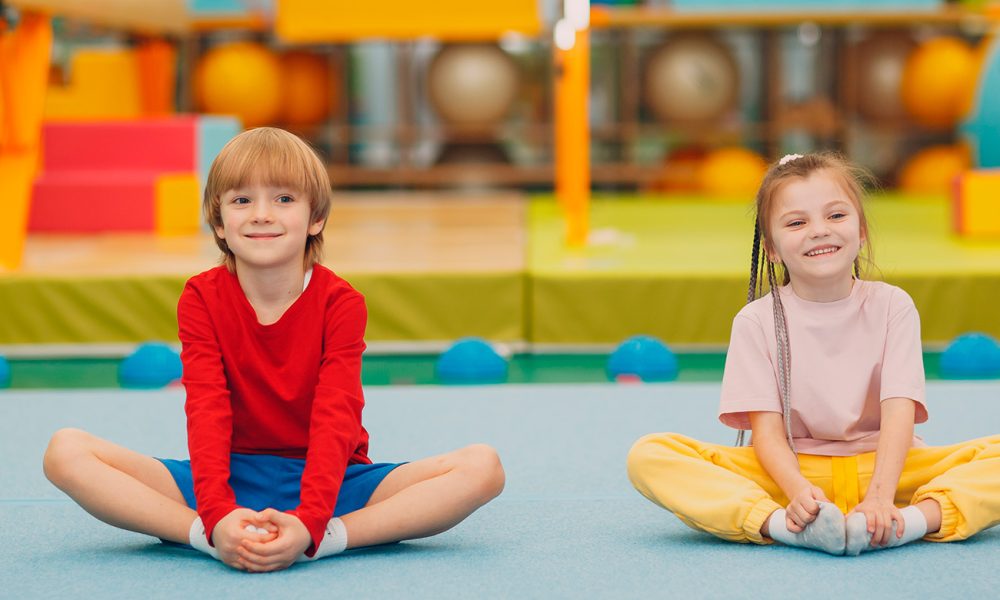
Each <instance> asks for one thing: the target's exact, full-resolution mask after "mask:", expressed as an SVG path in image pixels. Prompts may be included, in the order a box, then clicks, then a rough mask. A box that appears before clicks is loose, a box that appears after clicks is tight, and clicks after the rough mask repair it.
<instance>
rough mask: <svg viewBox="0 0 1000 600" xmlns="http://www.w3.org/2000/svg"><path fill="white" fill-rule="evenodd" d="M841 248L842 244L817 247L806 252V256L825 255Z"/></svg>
mask: <svg viewBox="0 0 1000 600" xmlns="http://www.w3.org/2000/svg"><path fill="white" fill-rule="evenodd" d="M839 250H840V246H827V247H825V248H816V249H815V250H810V251H809V252H806V256H824V255H827V254H833V253H835V252H837V251H839Z"/></svg>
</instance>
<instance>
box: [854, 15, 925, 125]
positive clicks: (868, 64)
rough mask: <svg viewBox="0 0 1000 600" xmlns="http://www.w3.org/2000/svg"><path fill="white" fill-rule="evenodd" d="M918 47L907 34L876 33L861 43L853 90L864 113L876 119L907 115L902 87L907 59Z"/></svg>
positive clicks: (857, 54)
mask: <svg viewBox="0 0 1000 600" xmlns="http://www.w3.org/2000/svg"><path fill="white" fill-rule="evenodd" d="M916 47H917V43H916V41H914V40H913V38H912V37H910V36H909V35H907V34H905V33H882V34H875V35H872V36H870V37H868V38H865V39H864V40H862V41H861V42H859V43H858V45H857V46H856V47H855V52H854V56H856V57H857V64H856V65H855V71H854V73H855V76H856V80H855V81H854V90H855V93H856V94H857V102H858V112H859V113H861V115H863V116H865V117H867V118H868V119H872V120H876V121H877V120H880V119H885V120H892V119H899V118H902V117H905V116H906V108H905V107H904V106H903V99H902V96H901V94H900V86H901V85H902V82H903V69H904V68H905V66H906V59H907V58H908V57H909V56H910V54H911V53H912V52H913V51H914V50H915V49H916Z"/></svg>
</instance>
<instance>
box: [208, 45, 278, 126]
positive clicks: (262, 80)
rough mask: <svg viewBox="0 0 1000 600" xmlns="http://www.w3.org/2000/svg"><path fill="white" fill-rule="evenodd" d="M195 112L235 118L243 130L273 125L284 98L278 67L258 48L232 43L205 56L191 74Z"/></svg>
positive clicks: (262, 47)
mask: <svg viewBox="0 0 1000 600" xmlns="http://www.w3.org/2000/svg"><path fill="white" fill-rule="evenodd" d="M194 84H195V100H196V102H197V105H198V108H199V110H201V111H202V112H206V113H211V114H225V115H236V116H237V117H239V118H240V120H241V121H242V122H243V126H244V127H247V128H249V127H257V126H259V125H268V124H271V123H274V122H275V121H277V119H278V117H279V115H280V112H281V106H282V100H283V96H284V80H283V78H282V74H281V66H280V64H279V62H278V58H277V57H276V56H275V55H274V53H273V52H271V51H270V50H268V49H267V48H266V47H265V46H262V45H261V44H255V43H251V42H233V43H228V44H221V45H219V46H216V47H214V48H212V49H211V50H209V51H208V52H206V53H205V54H204V56H202V57H201V60H199V61H198V64H197V65H196V66H195V72H194Z"/></svg>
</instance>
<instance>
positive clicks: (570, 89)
mask: <svg viewBox="0 0 1000 600" xmlns="http://www.w3.org/2000/svg"><path fill="white" fill-rule="evenodd" d="M574 33H575V41H574V43H573V44H572V46H571V47H569V48H566V47H560V44H559V43H557V44H556V46H555V48H556V50H555V60H556V82H555V163H556V173H555V176H556V198H557V199H558V201H559V204H560V206H561V207H562V209H563V213H564V214H565V215H566V243H567V244H569V245H570V246H583V245H585V244H586V243H587V230H588V228H589V216H590V215H589V212H590V121H589V118H588V95H589V87H590V32H589V30H587V29H582V30H579V31H575V32H574ZM564 46H565V44H564Z"/></svg>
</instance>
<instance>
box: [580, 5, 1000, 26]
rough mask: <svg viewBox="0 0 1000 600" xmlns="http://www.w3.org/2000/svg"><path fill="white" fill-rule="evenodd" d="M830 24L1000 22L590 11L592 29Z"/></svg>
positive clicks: (964, 13) (948, 16)
mask: <svg viewBox="0 0 1000 600" xmlns="http://www.w3.org/2000/svg"><path fill="white" fill-rule="evenodd" d="M807 22H810V23H815V24H817V25H824V26H830V27H847V26H849V25H871V26H901V25H915V24H924V25H966V24H971V25H987V24H990V23H998V22H1000V14H998V13H997V11H990V12H988V13H975V12H970V11H968V10H962V9H960V8H955V7H945V8H942V9H941V10H933V11H926V10H920V11H905V12H904V11H875V10H873V11H846V10H845V11H773V12H761V13H749V12H722V11H718V12H702V13H693V12H692V13H686V12H676V11H674V10H671V9H668V8H654V7H644V8H607V7H603V6H595V7H593V8H591V11H590V26H591V28H592V29H614V28H629V27H668V28H679V29H717V28H719V27H781V26H788V27H794V26H796V25H799V24H801V23H807Z"/></svg>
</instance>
